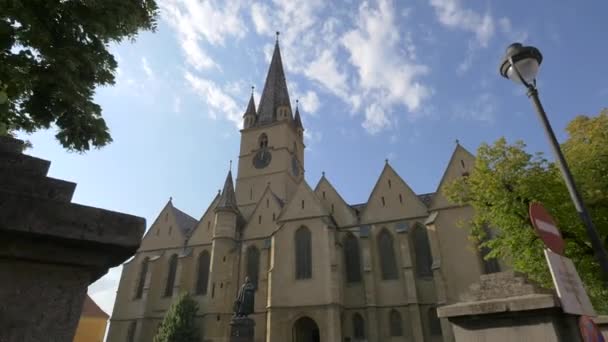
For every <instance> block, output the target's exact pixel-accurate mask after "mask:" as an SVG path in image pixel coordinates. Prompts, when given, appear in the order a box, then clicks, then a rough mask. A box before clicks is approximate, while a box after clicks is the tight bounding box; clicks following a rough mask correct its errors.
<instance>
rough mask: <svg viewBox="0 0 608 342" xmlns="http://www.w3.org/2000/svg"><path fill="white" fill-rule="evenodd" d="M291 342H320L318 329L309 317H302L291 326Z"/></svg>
mask: <svg viewBox="0 0 608 342" xmlns="http://www.w3.org/2000/svg"><path fill="white" fill-rule="evenodd" d="M292 334H293V342H320V341H321V338H320V337H319V327H318V326H317V323H315V321H313V320H312V319H311V318H309V317H302V318H300V319H298V320H297V321H296V322H295V323H294V324H293V333H292Z"/></svg>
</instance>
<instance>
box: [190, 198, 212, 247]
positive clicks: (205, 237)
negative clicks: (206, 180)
mask: <svg viewBox="0 0 608 342" xmlns="http://www.w3.org/2000/svg"><path fill="white" fill-rule="evenodd" d="M219 198H220V195H219V194H217V195H216V196H215V198H214V199H213V201H211V204H210V205H209V207H208V208H207V210H205V213H204V214H203V216H202V217H201V219H200V220H199V221H198V224H197V225H196V228H195V229H194V232H192V236H191V237H190V239H188V244H189V245H200V244H206V243H211V238H212V237H213V224H214V221H215V213H214V209H215V207H216V206H217V203H218V201H219Z"/></svg>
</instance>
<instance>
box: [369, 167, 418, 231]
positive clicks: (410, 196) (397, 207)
mask: <svg viewBox="0 0 608 342" xmlns="http://www.w3.org/2000/svg"><path fill="white" fill-rule="evenodd" d="M425 215H427V207H426V206H425V205H424V203H422V202H421V201H420V199H419V198H418V196H417V195H416V194H415V193H414V191H412V189H411V188H410V187H409V186H408V185H407V184H406V183H405V181H404V180H403V179H402V178H401V177H400V176H399V175H398V174H397V172H395V170H394V169H393V168H392V167H391V166H390V165H389V164H388V163H386V165H385V166H384V169H383V170H382V173H381V174H380V177H379V178H378V182H376V185H375V186H374V189H373V190H372V193H371V195H370V197H369V200H368V202H367V205H366V206H365V209H364V211H363V213H362V215H361V220H362V221H363V222H369V223H372V222H379V221H390V220H397V219H402V218H407V217H419V216H425Z"/></svg>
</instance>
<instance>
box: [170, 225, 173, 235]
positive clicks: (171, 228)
mask: <svg viewBox="0 0 608 342" xmlns="http://www.w3.org/2000/svg"><path fill="white" fill-rule="evenodd" d="M172 230H173V226H169V235H171V231H172Z"/></svg>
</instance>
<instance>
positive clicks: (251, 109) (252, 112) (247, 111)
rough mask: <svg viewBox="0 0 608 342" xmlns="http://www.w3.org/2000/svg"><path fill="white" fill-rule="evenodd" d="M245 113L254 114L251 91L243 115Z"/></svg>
mask: <svg viewBox="0 0 608 342" xmlns="http://www.w3.org/2000/svg"><path fill="white" fill-rule="evenodd" d="M247 115H253V116H255V115H256V114H255V101H254V100H253V92H252V93H251V97H250V98H249V104H247V110H245V114H243V117H245V116H247Z"/></svg>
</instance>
